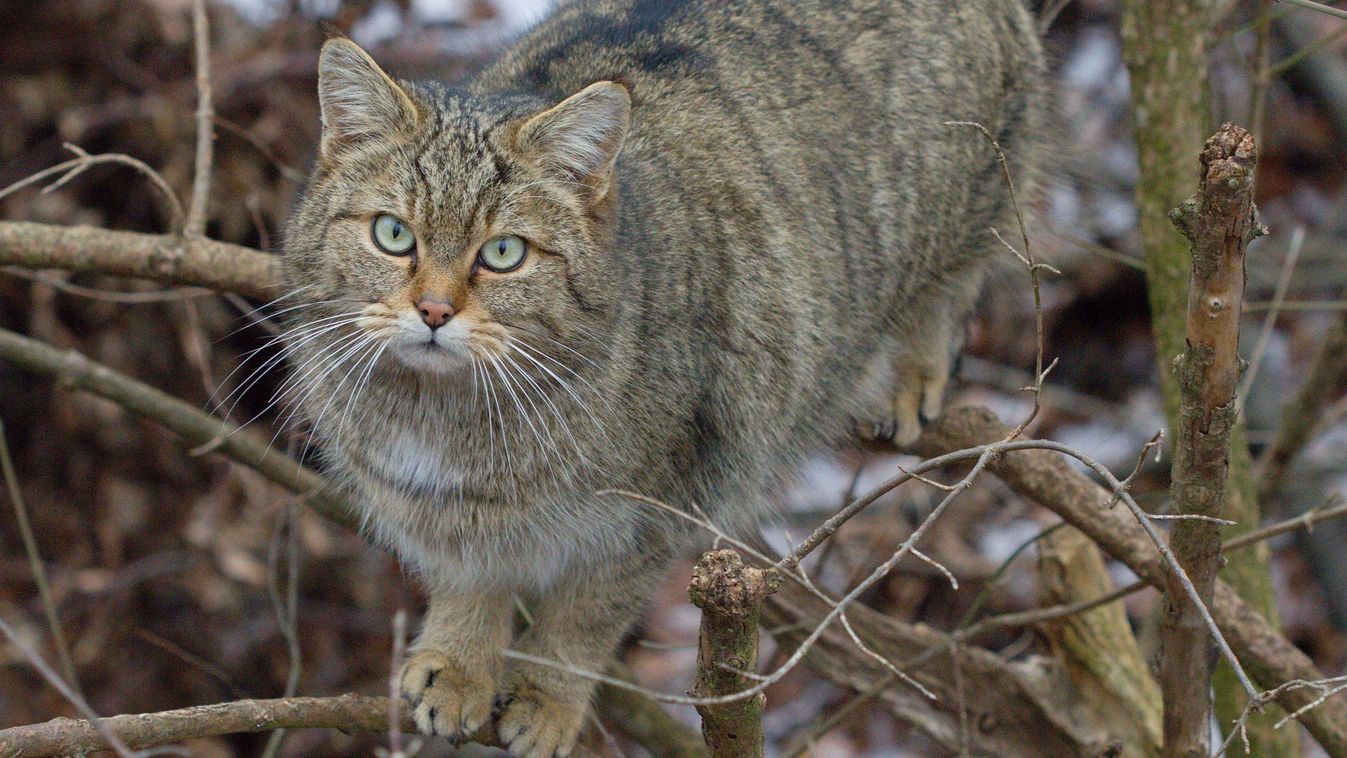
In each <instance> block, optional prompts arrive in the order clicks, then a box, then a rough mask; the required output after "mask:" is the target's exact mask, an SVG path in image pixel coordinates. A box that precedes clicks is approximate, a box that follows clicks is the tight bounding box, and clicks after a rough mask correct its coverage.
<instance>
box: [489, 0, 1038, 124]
mask: <svg viewBox="0 0 1347 758" xmlns="http://www.w3.org/2000/svg"><path fill="white" fill-rule="evenodd" d="M1039 56H1040V53H1039V49H1038V38H1037V34H1036V32H1035V30H1034V28H1033V24H1032V22H1031V19H1030V16H1029V14H1028V13H1027V11H1026V10H1025V9H1024V8H1023V7H1022V6H1021V0H960V2H949V1H948V0H842V1H840V2H839V1H836V0H734V1H733V2H727V1H725V0H570V1H569V2H563V3H561V4H560V5H559V6H558V7H557V8H556V10H555V12H554V13H553V14H552V15H551V16H549V17H548V18H546V19H545V20H544V21H542V22H541V23H540V24H539V25H538V26H537V27H536V28H535V29H533V30H532V31H531V32H530V33H528V34H526V35H525V36H524V37H523V38H522V39H520V40H518V41H517V42H516V43H515V44H513V45H512V46H511V48H510V49H509V50H508V51H507V52H506V53H505V54H504V55H503V56H502V57H501V58H500V59H499V60H498V61H497V62H496V63H495V64H493V65H492V66H491V67H490V68H488V69H487V70H486V71H485V72H484V73H483V74H482V75H481V76H480V77H479V78H478V82H479V84H481V85H483V88H484V89H485V90H487V91H493V90H494V91H500V90H519V91H526V92H532V93H536V94H540V95H545V96H551V97H564V96H566V95H568V94H570V93H572V92H574V91H576V90H578V89H579V88H581V87H583V86H585V85H587V84H589V83H591V82H593V81H596V80H599V79H616V80H620V81H624V82H626V83H628V84H629V85H631V86H632V89H633V93H632V94H633V99H634V101H635V102H636V104H637V114H638V115H639V111H640V108H641V107H642V106H644V107H646V108H651V109H656V110H665V111H677V110H680V109H687V108H690V107H707V106H710V107H715V106H716V105H717V104H719V105H722V106H723V105H726V104H728V103H731V102H732V103H733V104H735V105H737V106H738V107H741V108H748V109H750V110H752V111H753V112H754V115H767V114H768V113H770V112H772V111H774V110H775V111H783V110H787V109H789V110H792V111H793V112H797V111H799V110H800V109H801V108H805V109H807V108H809V107H811V106H813V105H816V104H817V103H823V102H832V103H834V104H835V105H836V106H837V112H836V114H835V115H836V117H837V119H838V121H839V122H843V123H851V122H852V121H853V115H857V116H867V115H869V116H873V115H879V114H880V113H883V112H890V113H891V112H892V107H893V106H894V105H895V104H901V105H903V106H904V107H907V108H917V109H918V110H924V109H926V108H928V107H939V106H942V105H944V104H945V103H948V102H951V101H961V102H964V103H965V104H966V106H967V107H966V108H965V110H968V111H973V110H977V109H978V108H979V106H983V107H984V109H985V106H986V105H990V104H991V103H990V102H980V101H989V100H992V99H997V98H1001V97H1003V96H1004V95H1005V92H1006V90H1007V89H1016V88H1019V87H1022V86H1023V82H1017V81H1015V80H1016V79H1025V80H1027V79H1028V78H1030V77H1031V75H1032V74H1033V73H1034V72H1033V70H1035V69H1036V68H1037V66H1038V65H1039V63H1038V59H1039ZM1020 69H1024V72H1023V75H1021V71H1020ZM703 96H714V99H715V102H714V103H713V102H709V101H707V100H704V99H702V98H703ZM702 115H705V114H704V113H703V114H702ZM796 115H799V114H798V113H796ZM635 125H636V126H638V127H639V125H640V120H639V119H637V120H636V123H635Z"/></svg>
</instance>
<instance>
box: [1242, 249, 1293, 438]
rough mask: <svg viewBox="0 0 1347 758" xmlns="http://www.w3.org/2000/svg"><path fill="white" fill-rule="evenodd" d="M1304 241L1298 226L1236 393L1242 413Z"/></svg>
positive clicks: (1260, 366)
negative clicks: (1247, 366)
mask: <svg viewBox="0 0 1347 758" xmlns="http://www.w3.org/2000/svg"><path fill="white" fill-rule="evenodd" d="M1304 243H1305V227H1303V226H1297V227H1296V229H1295V231H1294V232H1292V233H1291V245H1290V246H1289V247H1288V248H1287V249H1286V261H1285V262H1284V263H1283V264H1282V271H1281V276H1279V277H1278V279H1277V288H1276V290H1275V291H1274V292H1273V294H1272V303H1271V307H1269V308H1268V311H1267V315H1266V316H1264V317H1263V325H1262V327H1260V328H1259V330H1258V339H1257V340H1256V341H1255V342H1254V346H1253V352H1252V353H1250V354H1249V368H1248V369H1247V370H1246V371H1245V372H1244V378H1243V379H1242V380H1240V384H1239V391H1238V392H1237V393H1236V402H1238V403H1239V406H1238V407H1239V411H1238V412H1239V413H1241V414H1242V413H1243V412H1244V406H1245V404H1246V403H1248V398H1249V391H1250V389H1252V388H1253V382H1254V379H1257V378H1258V370H1259V369H1260V368H1262V367H1263V356H1264V355H1265V354H1266V353H1267V345H1268V341H1269V340H1270V339H1271V338H1272V327H1273V326H1275V325H1276V324H1277V316H1278V315H1280V314H1281V309H1282V303H1284V302H1286V290H1287V289H1288V288H1290V286H1291V275H1292V274H1294V273H1295V270H1296V261H1297V260H1299V259H1300V248H1301V246H1302V245H1304Z"/></svg>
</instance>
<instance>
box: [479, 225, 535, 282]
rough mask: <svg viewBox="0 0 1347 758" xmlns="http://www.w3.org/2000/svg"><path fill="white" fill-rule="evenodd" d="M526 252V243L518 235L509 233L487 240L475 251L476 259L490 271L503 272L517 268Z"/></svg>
mask: <svg viewBox="0 0 1347 758" xmlns="http://www.w3.org/2000/svg"><path fill="white" fill-rule="evenodd" d="M527 254H528V243H526V242H524V240H523V239H522V238H520V237H516V236H514V235H513V234H509V235H506V236H504V237H496V238H494V239H490V240H487V242H486V244H485V245H482V249H481V250H479V251H477V260H479V261H481V262H482V265H483V266H486V267H487V268H489V269H491V270H492V271H495V272H496V273H498V274H504V273H507V272H510V271H514V270H515V269H517V268H519V266H520V265H521V264H523V262H524V256H525V255H527Z"/></svg>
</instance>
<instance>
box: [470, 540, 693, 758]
mask: <svg viewBox="0 0 1347 758" xmlns="http://www.w3.org/2000/svg"><path fill="white" fill-rule="evenodd" d="M667 555H668V553H667V551H666V550H665V549H664V548H662V547H660V548H655V549H650V548H649V547H647V548H646V549H645V550H641V551H633V553H632V554H631V555H628V556H625V557H623V558H620V559H614V562H613V563H612V564H610V565H590V566H588V567H584V568H582V569H579V570H577V571H576V572H575V574H574V575H572V576H570V577H567V578H565V579H563V580H562V581H561V582H559V583H558V584H557V585H556V586H554V587H553V588H552V589H551V590H550V591H548V592H547V593H545V594H543V595H542V596H541V597H538V598H536V599H535V601H534V608H533V618H534V623H533V625H532V626H531V627H529V629H528V630H526V631H525V632H524V633H523V634H522V635H521V636H520V638H519V639H518V640H517V641H516V642H515V647H516V649H518V650H520V651H521V652H525V653H528V654H530V655H533V656H536V657H539V658H545V659H547V660H550V661H556V662H559V663H563V664H565V665H566V666H569V667H571V668H573V669H576V670H580V671H586V672H599V673H601V672H603V671H604V669H605V668H607V666H608V664H609V662H610V661H611V660H612V655H613V649H614V648H615V647H616V646H617V643H618V642H619V641H620V640H621V638H622V635H623V634H624V633H625V632H626V631H627V629H628V628H630V627H631V626H632V624H634V623H635V622H636V621H637V619H638V618H639V617H640V613H641V608H642V606H644V605H645V602H646V600H647V598H648V597H649V596H650V594H651V593H652V592H653V591H654V589H655V586H656V585H657V584H658V582H659V579H660V575H661V573H662V572H663V569H664V567H665V565H666V557H667ZM593 692H594V682H593V681H592V680H590V679H586V678H584V677H581V676H576V675H574V674H570V673H567V672H565V671H561V670H559V669H556V668H550V667H546V666H541V665H537V664H531V663H526V662H523V661H518V660H515V661H510V664H509V667H508V669H507V671H506V674H505V686H504V689H503V691H502V695H501V713H500V716H499V720H498V721H497V724H496V729H497V734H498V735H499V736H500V739H501V742H503V743H506V744H508V745H509V750H510V754H511V755H513V756H520V757H521V758H564V756H567V755H570V753H571V750H572V748H574V746H575V741H576V738H577V737H578V736H579V734H580V729H581V727H582V726H584V720H585V715H586V714H587V713H588V712H589V703H590V698H591V696H592V695H593Z"/></svg>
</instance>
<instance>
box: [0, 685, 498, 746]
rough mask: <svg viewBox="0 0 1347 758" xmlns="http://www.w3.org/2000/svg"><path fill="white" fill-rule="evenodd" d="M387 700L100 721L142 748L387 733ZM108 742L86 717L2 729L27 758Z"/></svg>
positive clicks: (220, 707) (237, 706)
mask: <svg viewBox="0 0 1347 758" xmlns="http://www.w3.org/2000/svg"><path fill="white" fill-rule="evenodd" d="M388 705H389V702H388V698H385V697H370V696H367V695H341V696H339V697H295V698H277V699H274V700H235V701H232V702H228V703H218V704H216V705H198V706H194V707H191V708H179V709H177V710H172V711H161V712H159V713H142V714H135V715H124V716H108V717H105V718H102V719H99V721H100V722H101V723H102V725H103V727H104V729H106V730H108V731H109V732H111V733H112V734H114V735H116V736H117V737H118V738H119V739H120V740H121V741H122V742H124V743H126V745H127V747H130V748H132V749H141V748H147V747H155V746H158V745H170V744H173V743H175V742H182V741H184V740H189V739H198V738H201V737H218V736H220V735H225V734H244V733H252V732H269V731H272V730H275V729H305V728H319V729H341V730H343V731H348V732H349V731H365V732H382V731H385V730H387V729H388ZM398 711H399V715H400V718H401V720H402V727H403V728H404V729H407V730H413V731H414V730H415V729H416V726H415V724H413V723H412V719H411V710H410V709H409V708H408V707H407V705H406V704H405V703H402V704H400V705H399V708H398ZM482 737H483V738H488V735H482ZM109 747H110V746H109V744H108V741H107V739H106V738H105V737H104V736H103V735H101V734H99V733H98V731H97V730H95V729H94V726H93V724H91V723H90V722H88V721H86V720H84V719H68V718H58V719H52V720H51V721H48V722H45V723H42V724H31V725H28V726H16V727H11V728H9V729H0V755H16V756H17V755H22V756H25V758H29V757H31V758H40V757H41V756H54V755H84V754H86V753H90V752H93V751H95V750H107V749H109Z"/></svg>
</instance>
